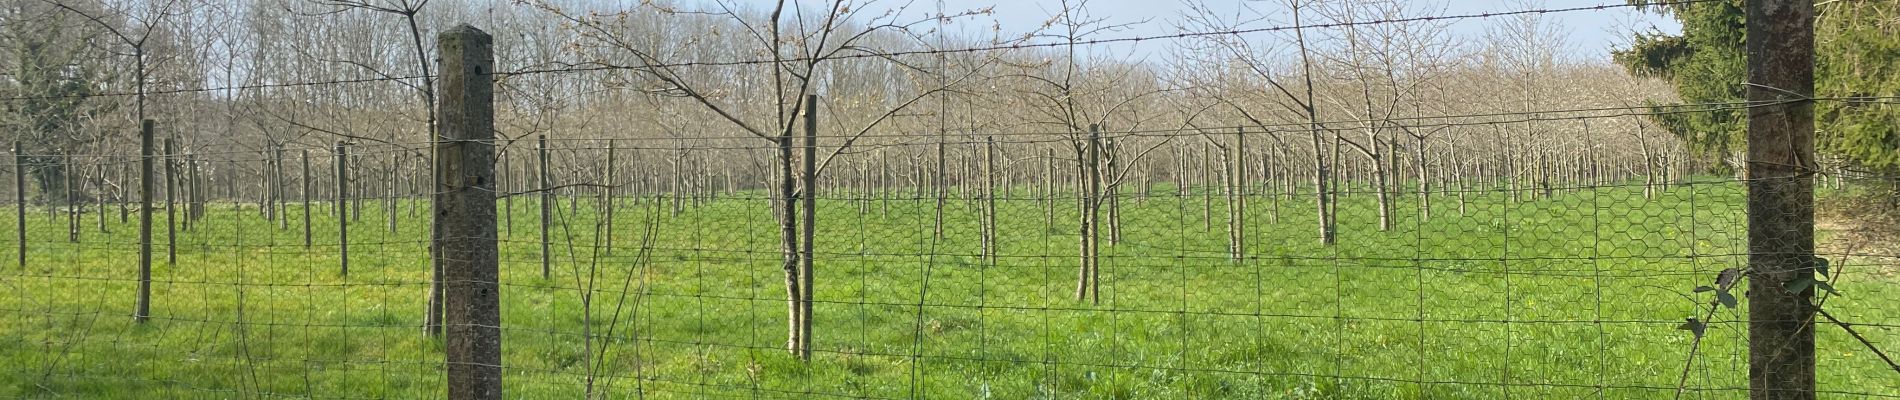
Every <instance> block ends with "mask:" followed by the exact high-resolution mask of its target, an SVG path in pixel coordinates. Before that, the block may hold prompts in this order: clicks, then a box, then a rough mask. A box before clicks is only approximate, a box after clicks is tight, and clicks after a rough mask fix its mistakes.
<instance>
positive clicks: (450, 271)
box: [433, 25, 501, 399]
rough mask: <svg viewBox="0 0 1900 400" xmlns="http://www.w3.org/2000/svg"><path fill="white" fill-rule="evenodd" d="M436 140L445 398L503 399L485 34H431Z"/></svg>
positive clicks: (463, 29)
mask: <svg viewBox="0 0 1900 400" xmlns="http://www.w3.org/2000/svg"><path fill="white" fill-rule="evenodd" d="M436 43H437V44H436V46H437V47H436V50H437V53H438V57H439V59H440V60H441V71H440V76H441V77H442V81H441V92H440V93H441V102H440V103H439V104H440V107H441V109H440V111H441V115H442V124H441V125H439V127H440V129H439V132H440V135H441V137H438V138H436V140H435V141H434V142H435V152H436V160H435V173H436V178H437V179H436V182H437V183H436V185H437V187H436V190H435V229H434V230H433V232H434V236H435V237H434V243H435V247H436V248H437V249H438V250H439V251H440V252H441V253H440V254H442V255H443V257H438V258H437V262H439V263H441V266H442V275H443V276H442V280H443V282H444V284H443V285H444V286H445V288H444V294H443V302H444V308H445V310H444V319H445V321H444V322H445V323H444V325H445V326H444V331H445V332H444V334H445V335H446V336H447V337H446V351H445V352H446V353H447V363H448V377H449V381H448V387H449V398H450V399H500V398H501V292H500V285H499V284H498V282H497V279H498V277H499V273H498V271H497V270H498V268H499V264H498V262H499V260H498V258H497V257H498V256H497V250H496V239H497V238H496V236H495V233H496V231H495V144H494V143H495V142H494V137H495V111H494V110H495V104H494V80H493V77H494V76H493V75H492V73H493V72H494V64H495V56H494V50H493V48H492V47H491V46H492V39H491V38H490V37H489V36H488V34H487V33H484V32H482V31H481V30H479V29H475V27H472V26H468V25H458V26H456V27H454V28H449V30H447V31H444V32H442V33H441V34H440V35H438V36H437V37H436Z"/></svg>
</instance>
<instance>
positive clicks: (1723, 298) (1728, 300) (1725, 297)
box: [1715, 291, 1737, 308]
mask: <svg viewBox="0 0 1900 400" xmlns="http://www.w3.org/2000/svg"><path fill="white" fill-rule="evenodd" d="M1715 302H1717V303H1722V305H1723V306H1727V307H1728V308H1735V305H1736V303H1737V301H1736V300H1735V295H1732V294H1729V293H1728V292H1725V291H1724V292H1715Z"/></svg>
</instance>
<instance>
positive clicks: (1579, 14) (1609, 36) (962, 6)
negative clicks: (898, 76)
mask: <svg viewBox="0 0 1900 400" xmlns="http://www.w3.org/2000/svg"><path fill="white" fill-rule="evenodd" d="M1193 1H1196V2H1198V3H1202V4H1207V5H1208V6H1209V7H1210V8H1215V9H1235V8H1238V7H1240V6H1242V2H1243V1H1245V2H1246V4H1247V5H1250V6H1252V7H1266V8H1267V9H1279V7H1276V5H1277V4H1281V3H1282V2H1279V1H1258V0H1254V1H1246V0H1193ZM1420 3H1421V4H1420V6H1432V7H1440V8H1443V10H1444V12H1443V13H1442V14H1443V15H1463V14H1479V13H1484V12H1499V11H1515V10H1526V9H1563V8H1575V7H1591V6H1599V5H1621V4H1624V3H1623V0H1543V1H1535V0H1531V1H1517V0H1421V1H1420ZM881 4H882V5H883V6H884V7H894V6H897V5H902V4H904V2H903V1H898V2H888V1H887V2H884V3H881ZM938 4H939V3H937V2H936V1H933V0H914V2H912V3H909V5H910V9H909V10H908V11H907V12H906V14H914V15H919V16H923V15H928V14H933V13H935V12H937V7H938ZM941 4H942V5H943V7H944V8H945V9H947V10H951V11H954V10H968V9H980V8H983V7H994V11H995V13H994V14H993V15H991V16H985V17H976V19H969V20H964V21H963V22H961V23H959V24H957V25H959V26H953V27H950V29H951V30H953V31H956V30H963V31H977V30H988V28H990V26H991V25H992V24H995V25H997V26H1000V27H1001V29H1002V31H1003V32H1005V33H1017V34H1020V33H1022V32H1027V31H1031V30H1035V29H1037V28H1038V27H1039V26H1040V25H1041V24H1042V22H1043V21H1045V20H1047V19H1048V18H1049V16H1050V15H1052V14H1053V13H1055V12H1056V11H1057V10H1059V9H1060V8H1061V3H1060V2H1059V1H1057V0H943V1H942V3H941ZM1088 5H1089V11H1090V14H1092V15H1094V16H1096V17H1101V18H1108V20H1109V21H1108V22H1109V23H1136V22H1141V21H1147V22H1145V23H1142V24H1139V25H1135V26H1131V27H1129V29H1127V30H1124V31H1120V32H1114V33H1107V34H1102V35H1100V36H1098V37H1097V38H1098V39H1105V38H1119V37H1137V36H1153V35H1163V34H1170V33H1176V32H1177V29H1176V28H1175V27H1174V21H1177V20H1179V19H1181V16H1182V13H1184V12H1186V11H1187V10H1188V7H1187V6H1185V5H1184V4H1183V2H1182V0H1092V1H1090V2H1089V3H1088ZM1546 15H1547V16H1548V18H1550V20H1551V21H1553V22H1556V23H1557V24H1560V25H1561V26H1562V29H1563V30H1565V31H1567V32H1569V34H1568V36H1567V37H1568V38H1569V40H1570V41H1571V43H1570V45H1569V47H1570V49H1569V51H1570V53H1571V55H1573V56H1575V57H1578V58H1594V59H1599V60H1601V59H1606V58H1607V57H1609V52H1610V49H1611V47H1612V46H1620V45H1623V44H1625V43H1627V42H1628V40H1629V36H1630V32H1632V31H1635V30H1649V29H1660V30H1662V31H1665V32H1674V31H1677V30H1679V29H1680V28H1679V27H1678V26H1677V25H1676V24H1675V23H1674V21H1672V20H1669V19H1666V18H1662V17H1660V16H1657V15H1655V14H1650V13H1640V12H1637V11H1636V10H1635V9H1633V8H1628V7H1618V8H1610V9H1606V10H1587V11H1573V12H1565V13H1552V14H1546ZM1498 19H1499V18H1490V19H1487V18H1471V19H1461V20H1456V21H1454V22H1452V23H1451V27H1452V29H1454V30H1457V31H1459V32H1460V33H1472V34H1476V33H1480V32H1483V31H1484V27H1485V24H1487V23H1491V22H1493V20H1498ZM1282 25H1287V24H1286V23H1285V22H1275V21H1262V22H1257V23H1253V24H1249V25H1247V26H1246V27H1248V28H1264V27H1271V26H1282ZM1254 36H1256V37H1258V38H1259V40H1275V37H1274V36H1273V35H1272V34H1267V33H1259V34H1254ZM1168 45H1169V43H1168V42H1166V41H1162V42H1144V43H1139V44H1137V43H1116V44H1106V45H1098V46H1096V47H1098V49H1097V50H1095V51H1113V52H1115V53H1117V54H1126V55H1129V56H1131V57H1134V58H1144V57H1153V56H1156V55H1159V54H1165V53H1166V52H1165V51H1161V50H1162V49H1165V48H1166V47H1167V46H1168Z"/></svg>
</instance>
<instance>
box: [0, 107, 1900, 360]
mask: <svg viewBox="0 0 1900 400" xmlns="http://www.w3.org/2000/svg"><path fill="white" fill-rule="evenodd" d="M1270 133H1271V134H1275V135H1296V136H1297V135H1307V134H1314V133H1313V132H1297V131H1296V132H1277V133H1275V132H1271V131H1269V132H1255V133H1251V134H1250V133H1247V132H1245V131H1241V132H1240V133H1234V132H1232V131H1208V130H1174V131H1146V132H1115V131H1113V130H1104V131H1102V132H1101V133H1099V134H1098V135H1097V136H1096V137H1097V138H1098V139H1094V140H1091V139H1090V137H1089V136H1087V134H1085V133H1074V134H1039V133H1020V134H1005V135H988V136H979V135H978V134H970V133H965V134H957V133H945V134H942V135H937V136H920V137H922V138H927V140H893V141H888V142H877V143H867V144H864V145H861V146H859V147H853V148H848V149H842V150H839V151H837V152H836V155H835V156H832V157H830V158H827V159H826V160H825V162H824V163H823V165H825V168H824V169H823V171H822V173H821V174H820V175H819V180H818V182H820V183H819V185H817V186H816V189H815V190H814V191H813V192H812V198H813V199H815V202H814V204H812V205H813V206H814V208H812V210H814V211H815V215H814V216H813V219H812V220H813V221H815V224H814V225H810V226H804V227H803V228H802V229H809V230H810V232H811V233H812V236H811V238H812V239H811V240H812V241H811V242H810V243H812V245H811V249H810V250H809V252H808V254H803V255H802V257H808V258H809V260H810V261H811V267H810V270H809V271H811V273H810V274H811V279H810V280H808V281H805V282H804V283H805V284H806V285H807V286H804V287H803V288H802V289H803V290H809V291H810V292H809V293H810V298H809V301H808V302H807V303H808V304H809V307H810V308H809V310H810V311H809V313H807V314H804V315H807V316H808V318H809V319H810V320H811V322H810V324H809V325H810V328H809V331H806V332H807V333H799V330H800V329H801V328H802V327H801V326H800V325H799V324H796V323H794V322H793V321H792V320H791V319H792V317H791V315H794V314H796V313H797V312H796V311H791V312H788V311H789V310H797V309H798V308H799V307H800V306H801V303H800V302H797V301H790V300H788V292H787V286H788V285H787V280H788V279H794V280H796V278H788V274H787V272H786V269H785V266H786V265H788V263H795V262H797V261H799V260H801V259H803V258H797V259H794V258H788V256H787V252H788V250H787V246H786V245H785V244H784V243H785V242H784V241H783V240H782V239H783V236H782V235H783V234H784V231H783V226H782V225H781V221H783V219H782V218H783V217H784V215H783V211H782V210H783V209H784V208H785V207H786V198H785V196H783V195H782V192H779V191H778V190H777V189H778V188H780V186H777V185H778V183H777V182H776V181H775V179H778V178H776V173H777V172H775V169H774V167H773V164H772V163H773V162H775V161H774V158H773V157H774V156H775V154H777V153H775V152H777V151H780V150H782V148H781V147H780V146H779V145H778V144H776V143H772V142H768V141H762V140H756V139H730V138H690V137H689V138H671V139H667V140H631V139H624V140H616V139H605V138H600V139H594V138H566V139H556V140H547V141H533V140H516V141H512V142H504V143H500V144H498V148H499V149H500V150H499V161H498V162H497V164H496V165H497V170H498V171H499V172H498V174H497V176H496V179H497V180H498V182H497V185H496V191H497V195H498V196H500V199H499V200H498V205H497V207H498V208H499V210H500V211H501V212H500V215H499V217H498V219H499V220H500V221H499V227H498V230H499V232H498V233H497V235H498V240H497V245H498V248H497V250H498V251H499V255H500V260H501V263H500V266H501V270H500V281H499V282H498V283H499V285H500V288H501V289H500V290H501V293H500V296H501V299H502V308H501V312H502V315H501V321H502V325H501V327H500V328H501V331H502V335H503V338H504V346H503V360H504V361H503V364H502V365H501V368H502V371H503V376H504V379H505V380H506V381H507V382H508V385H509V386H508V390H509V393H510V395H511V396H520V397H527V398H538V397H576V396H580V395H604V396H607V397H655V398H833V397H836V398H918V397H954V398H1074V397H1081V398H1164V397H1166V398H1267V397H1325V398H1390V397H1411V398H1470V397H1516V396H1525V397H1534V398H1541V397H1596V398H1630V397H1666V396H1680V397H1684V398H1736V397H1743V396H1745V395H1746V394H1747V393H1748V384H1747V381H1746V379H1747V376H1748V373H1747V372H1748V371H1747V368H1748V364H1747V358H1748V350H1747V345H1746V343H1747V341H1746V333H1747V323H1746V322H1747V321H1749V319H1748V318H1747V315H1746V313H1745V312H1744V310H1745V308H1734V307H1724V306H1723V303H1725V302H1728V301H1734V297H1732V296H1735V295H1739V294H1740V291H1739V290H1737V291H1736V292H1735V293H1734V294H1729V285H1731V284H1732V281H1731V282H1721V281H1719V279H1723V278H1720V276H1721V275H1722V274H1723V271H1725V270H1729V269H1739V268H1742V267H1744V266H1745V264H1746V263H1747V256H1748V250H1747V247H1746V243H1747V240H1748V238H1747V235H1746V232H1747V230H1746V226H1745V224H1746V218H1745V217H1746V215H1745V214H1746V212H1745V210H1746V208H1745V207H1744V204H1743V202H1744V197H1745V190H1744V183H1746V181H1745V180H1743V179H1738V178H1735V177H1725V176H1714V175H1708V174H1698V173H1696V171H1702V170H1706V166H1704V165H1695V164H1692V163H1657V160H1655V159H1654V158H1653V157H1641V156H1628V155H1618V154H1613V153H1592V152H1583V153H1577V154H1570V155H1559V154H1558V153H1539V154H1547V155H1543V156H1540V157H1535V158H1532V157H1518V158H1512V159H1502V158H1498V159H1493V158H1480V157H1472V158H1466V159H1445V160H1441V161H1433V162H1428V163H1427V164H1428V165H1430V167H1427V168H1409V166H1410V165H1411V164H1409V163H1410V162H1411V161H1412V160H1406V161H1404V162H1403V163H1401V162H1399V161H1391V162H1393V163H1394V164H1391V165H1383V166H1382V165H1379V164H1377V163H1376V161H1375V160H1371V159H1361V160H1353V159H1352V158H1338V159H1336V160H1339V162H1340V165H1334V166H1329V167H1328V168H1326V169H1325V171H1327V172H1324V174H1326V175H1323V176H1322V177H1320V178H1319V179H1317V180H1316V179H1315V175H1316V174H1315V172H1316V169H1314V168H1313V165H1312V164H1311V160H1310V158H1309V157H1311V156H1312V155H1311V154H1304V155H1303V154H1299V153H1298V152H1297V151H1291V152H1289V151H1288V150H1287V148H1284V147H1271V146H1266V145H1261V144H1260V143H1267V141H1264V140H1260V141H1255V142H1252V143H1255V144H1254V145H1248V144H1246V143H1248V142H1246V140H1248V138H1246V137H1245V136H1246V135H1256V136H1257V137H1264V136H1268V135H1269V134H1270ZM836 140H839V138H824V142H823V143H826V145H825V148H826V149H828V150H829V149H832V148H833V147H830V146H835V144H832V143H835V141H836ZM1309 153H1310V151H1309ZM1397 153H1398V152H1396V151H1394V152H1393V154H1397ZM427 154H428V152H427V149H426V148H425V147H421V146H413V145H405V144H367V143H365V144H343V145H339V146H323V145H317V146H308V147H293V146H285V147H283V148H273V149H269V150H264V151H251V152H240V151H233V152H225V153H215V154H183V153H176V154H161V155H160V156H159V159H160V160H161V162H160V164H161V165H160V166H159V167H157V169H158V170H159V171H160V178H161V179H160V181H161V182H162V183H161V184H159V185H158V190H160V194H158V195H157V196H155V198H158V199H161V200H160V201H159V202H157V203H156V204H155V207H156V208H155V212H154V214H155V215H156V217H155V218H157V221H158V222H156V225H155V226H157V227H158V228H155V229H154V231H155V232H157V233H156V235H157V236H156V237H155V238H154V242H155V247H154V260H155V263H154V267H153V271H152V272H151V279H150V284H151V300H150V307H151V312H150V316H149V322H147V323H137V322H135V321H134V320H133V319H132V318H128V316H130V315H131V314H130V311H131V310H132V309H133V304H134V298H135V297H136V292H137V287H138V285H139V281H140V279H139V278H138V275H137V271H136V268H135V267H134V266H135V265H136V264H135V262H134V260H135V259H136V257H137V252H138V242H139V241H138V239H137V236H136V232H137V229H136V223H137V221H136V219H137V218H136V215H135V214H136V208H137V207H138V205H137V204H136V203H133V204H130V205H127V203H128V199H129V198H130V197H129V196H127V195H126V193H127V192H126V191H125V190H123V188H124V187H125V182H128V181H130V178H127V174H128V173H129V172H126V171H132V170H136V164H137V161H138V160H137V159H136V158H133V157H124V156H116V155H92V156H67V157H65V158H64V159H60V160H56V161H46V159H36V158H35V157H31V156H30V155H26V156H20V157H16V158H14V161H13V162H12V163H10V168H9V171H11V172H12V173H15V174H24V175H21V176H32V174H35V173H37V170H38V169H44V168H64V169H65V170H67V171H73V172H74V173H71V174H68V175H65V176H68V177H70V179H71V181H69V182H67V183H66V184H65V186H64V187H63V188H62V190H49V189H48V188H46V187H44V186H41V185H25V186H24V187H25V188H26V191H24V192H22V193H23V195H24V198H25V199H27V200H26V202H24V203H18V204H14V206H15V210H14V211H15V212H14V213H6V214H5V215H4V216H0V225H7V226H15V227H20V229H23V231H21V232H23V235H6V238H4V240H7V241H12V242H14V243H12V244H14V245H11V246H4V249H0V253H5V254H0V255H4V256H6V257H5V259H7V260H13V259H14V258H15V256H17V257H18V259H19V260H20V261H19V265H17V266H16V265H9V266H8V268H5V270H6V272H5V273H4V274H0V282H4V285H5V286H6V287H7V291H8V292H10V293H13V295H9V296H4V297H0V320H4V321H5V323H4V324H0V330H4V334H0V337H4V338H6V339H5V340H4V341H0V349H4V351H0V354H4V355H5V357H6V358H7V360H6V362H5V365H7V366H6V367H5V369H6V373H7V374H8V375H9V378H8V379H7V381H9V382H10V384H9V385H8V387H6V388H4V390H5V392H3V393H7V394H9V395H11V396H23V397H35V396H39V395H42V394H59V395H72V396H82V397H84V396H86V395H87V394H88V393H102V392H99V391H103V390H107V387H112V388H113V389H111V390H125V389H126V388H135V390H137V391H139V392H144V393H150V394H154V395H158V396H160V397H205V396H215V397H249V396H258V397H277V396H286V397H315V398H385V397H438V396H440V394H441V392H442V390H441V388H442V386H443V385H444V384H445V382H444V379H443V369H444V367H445V365H444V363H443V361H442V357H441V351H442V342H441V341H440V339H439V337H438V336H432V335H431V334H430V330H429V329H428V328H429V325H430V322H429V317H428V314H429V312H428V310H429V309H430V304H431V303H430V293H431V288H432V287H433V286H432V285H431V282H432V278H431V276H432V275H431V269H430V265H431V264H430V257H431V249H430V246H431V245H430V241H429V240H426V239H420V238H425V237H427V234H428V231H429V229H430V228H429V223H428V221H430V213H431V211H430V210H431V207H430V205H429V204H428V203H427V195H428V194H429V193H428V192H427V191H426V188H429V187H432V183H431V179H432V175H431V173H430V169H429V168H425V167H422V166H426V165H428V163H427V161H426V160H427ZM828 154H829V153H828ZM35 160H37V161H35ZM1392 165H1399V166H1401V168H1392V167H1391V166H1392ZM1844 175H1847V174H1846V173H1844V172H1843V173H1839V174H1831V175H1828V176H1824V177H1823V178H1822V179H1821V180H1820V181H1821V182H1822V185H1821V186H1822V188H1823V189H1822V193H1823V198H1824V199H1827V198H1858V199H1865V198H1868V197H1850V195H1852V194H1854V193H1857V191H1864V189H1862V188H1876V187H1881V186H1882V185H1892V184H1893V182H1891V178H1886V177H1877V176H1854V177H1852V178H1846V177H1844ZM23 181H24V180H23ZM1088 182H1095V183H1093V184H1091V183H1088ZM1314 182H1321V184H1323V185H1326V189H1325V190H1324V191H1323V192H1322V191H1319V190H1316V188H1315V184H1314ZM1322 193H1323V194H1325V195H1326V196H1321V194H1322ZM797 194H798V195H803V194H804V193H803V192H802V191H801V192H798V193H797ZM793 197H794V198H796V197H797V196H793ZM1321 198H1325V199H1327V200H1319V199H1321ZM1876 198H1877V197H1876ZM792 203H793V204H795V205H796V204H802V203H800V201H799V200H793V201H792ZM1849 206H1851V204H1837V203H1829V202H1825V201H1824V202H1823V211H1822V215H1824V216H1825V215H1828V210H1829V209H1831V208H1845V207H1849ZM128 207H130V208H131V209H132V211H126V210H127V208H128ZM1321 207H1325V209H1327V210H1328V212H1326V213H1321V212H1320V211H1319V210H1320V209H1321ZM128 214H132V215H133V216H132V217H131V218H128V217H127V215H128ZM1322 214H1327V215H1330V217H1328V218H1322V217H1320V216H1321V215H1322ZM1824 222H1825V220H1824ZM1856 229H1858V228H1851V227H1847V226H1829V225H1827V224H1825V223H1824V224H1823V227H1822V231H1823V235H1822V236H1823V238H1824V240H1823V245H1822V247H1821V248H1822V249H1823V250H1822V251H1820V252H1819V253H1820V254H1821V255H1822V256H1823V257H1824V258H1826V259H1828V260H1830V264H1829V265H1831V266H1832V268H1833V270H1834V273H1833V274H1825V273H1824V275H1828V276H1829V277H1831V278H1830V279H1829V280H1828V281H1827V283H1828V284H1830V285H1831V286H1829V287H1830V288H1831V289H1830V290H1834V289H1838V290H1839V291H1840V292H1841V293H1843V294H1842V295H1839V296H1832V295H1827V296H1824V297H1825V298H1826V300H1825V304H1826V305H1827V307H1826V308H1825V309H1826V310H1828V311H1832V313H1831V314H1830V315H1829V317H1828V318H1830V319H1833V320H1834V321H1835V322H1837V323H1829V322H1827V321H1821V322H1819V323H1818V325H1817V328H1816V329H1817V332H1816V333H1817V336H1818V339H1817V343H1816V347H1817V354H1818V355H1819V356H1818V357H1819V359H1820V361H1819V368H1820V369H1819V370H1820V375H1821V376H1823V377H1824V378H1823V379H1822V380H1821V384H1820V386H1819V387H1818V388H1817V392H1818V393H1821V394H1825V395H1827V396H1828V397H1842V398H1891V397H1900V389H1896V387H1895V386H1893V385H1891V384H1888V383H1890V382H1892V381H1893V377H1894V375H1893V374H1894V373H1895V371H1894V370H1893V369H1892V367H1891V365H1890V364H1889V363H1888V362H1886V361H1883V360H1882V358H1881V357H1880V356H1879V355H1877V354H1876V351H1878V350H1877V349H1880V347H1879V346H1881V345H1885V346H1892V345H1891V344H1890V343H1895V342H1900V331H1896V330H1897V329H1900V315H1897V314H1900V309H1895V308H1893V307H1891V304H1893V302H1894V300H1896V299H1900V291H1896V290H1895V289H1894V287H1895V286H1894V283H1895V281H1894V279H1895V276H1896V274H1895V270H1894V267H1893V266H1894V265H1896V263H1895V261H1896V259H1895V254H1894V253H1892V252H1891V251H1890V250H1889V249H1885V248H1881V247H1880V246H1878V245H1864V244H1863V243H1874V242H1869V241H1864V240H1854V239H1853V237H1854V234H1855V232H1858V231H1857V230H1856ZM1322 232H1331V235H1333V242H1332V243H1330V244H1329V243H1323V242H1322V239H1321V237H1322V235H1323V234H1322ZM21 249H24V252H23V253H22V252H21ZM793 250H797V249H795V248H794V249H793ZM436 256H438V257H443V258H453V257H456V256H457V255H456V254H438V255H436ZM788 259H790V260H792V261H788ZM1705 286H1706V287H1709V288H1708V289H1701V288H1699V287H1705ZM1716 289H1719V290H1716ZM1722 296H1731V297H1728V299H1727V300H1723V299H1722ZM790 298H796V297H790ZM788 309H789V310H788ZM1685 318H1690V319H1691V320H1685ZM1685 321H1687V323H1685ZM1696 324H1699V326H1691V325H1696ZM1842 327H1845V328H1848V329H1841V328H1842ZM801 334H802V335H808V336H806V338H807V340H809V345H808V346H809V347H808V349H809V350H808V351H809V352H810V361H809V362H804V361H801V360H800V358H799V357H798V355H796V354H793V353H788V351H787V349H788V345H789V346H796V343H791V344H788V338H790V337H793V336H795V335H801ZM1870 350H1873V351H1870ZM1883 382H1884V383H1883Z"/></svg>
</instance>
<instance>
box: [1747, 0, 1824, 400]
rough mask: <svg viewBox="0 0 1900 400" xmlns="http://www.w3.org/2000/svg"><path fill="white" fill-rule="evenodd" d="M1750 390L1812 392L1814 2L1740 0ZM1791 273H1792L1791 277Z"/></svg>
mask: <svg viewBox="0 0 1900 400" xmlns="http://www.w3.org/2000/svg"><path fill="white" fill-rule="evenodd" d="M1744 7H1745V8H1746V9H1747V10H1746V12H1747V16H1746V18H1745V20H1746V21H1747V35H1748V37H1750V38H1774V39H1773V40H1748V41H1747V42H1748V43H1747V50H1748V51H1747V55H1748V56H1747V57H1748V74H1747V80H1746V81H1745V82H1748V83H1749V84H1748V85H1747V92H1748V101H1749V102H1750V103H1751V104H1760V105H1761V108H1755V109H1750V110H1749V112H1748V162H1747V166H1746V172H1747V185H1748V270H1749V271H1748V276H1749V278H1748V290H1747V296H1748V350H1749V351H1748V353H1749V354H1748V388H1749V398H1751V399H1758V400H1766V399H1802V400H1805V399H1813V398H1815V393H1814V385H1815V378H1814V373H1815V372H1814V369H1815V368H1814V367H1815V364H1814V363H1815V358H1814V357H1815V356H1814V316H1815V311H1816V310H1817V309H1816V307H1815V305H1814V294H1815V293H1814V288H1813V285H1800V284H1798V283H1797V282H1801V281H1802V280H1807V281H1808V282H1812V280H1814V279H1816V277H1815V256H1814V173H1815V172H1817V171H1819V168H1818V165H1816V162H1815V160H1814V103H1813V101H1811V100H1810V99H1809V98H1810V96H1812V95H1813V93H1814V2H1813V1H1809V0H1755V1H1749V2H1746V5H1745V6H1744ZM1791 283H1797V284H1795V285H1790V284H1791Z"/></svg>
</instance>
